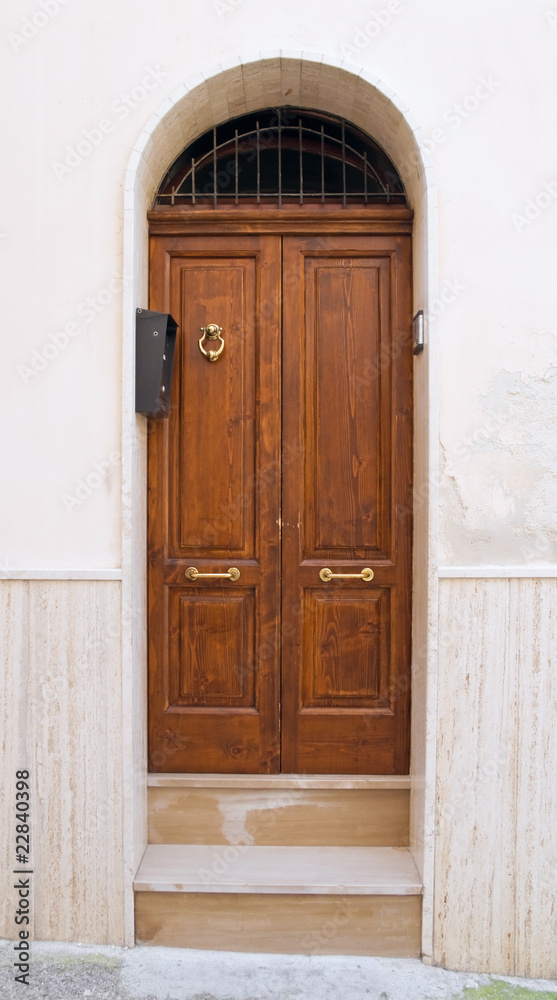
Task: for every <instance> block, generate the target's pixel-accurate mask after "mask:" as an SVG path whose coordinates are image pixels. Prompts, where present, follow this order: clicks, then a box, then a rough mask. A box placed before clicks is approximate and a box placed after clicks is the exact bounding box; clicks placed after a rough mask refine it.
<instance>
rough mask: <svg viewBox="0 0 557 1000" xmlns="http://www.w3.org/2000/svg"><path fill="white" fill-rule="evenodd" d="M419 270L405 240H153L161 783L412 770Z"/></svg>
mask: <svg viewBox="0 0 557 1000" xmlns="http://www.w3.org/2000/svg"><path fill="white" fill-rule="evenodd" d="M410 268H411V264H410V237H409V235H406V234H405V233H391V234H389V233H387V234H386V235H382V234H372V235H369V234H366V233H363V232H361V231H356V232H353V233H342V232H339V233H338V234H335V233H334V231H332V232H331V231H329V232H328V233H319V232H317V233H315V232H314V233H313V234H312V233H311V232H308V233H307V234H305V235H304V234H300V233H298V234H292V235H288V234H287V235H284V234H283V235H281V234H280V233H278V232H273V231H270V232H251V233H249V232H248V233H243V234H241V233H236V234H234V233H230V232H229V233H228V234H224V235H222V234H221V235H213V234H206V233H199V234H198V235H187V236H185V235H181V234H180V233H174V234H170V235H156V236H152V237H151V308H153V309H156V310H162V311H168V312H170V313H171V314H172V315H173V317H174V318H175V319H176V320H177V322H178V324H179V329H178V337H177V346H176V355H175V370H174V378H173V385H172V402H171V410H170V415H169V418H168V419H166V420H162V421H158V422H157V421H153V422H152V424H151V426H150V434H149V734H150V768H151V770H153V771H163V772H164V771H179V772H192V771H193V772H217V773H224V772H228V773H230V772H232V773H274V772H279V771H283V772H294V773H330V774H346V773H351V774H367V773H369V774H392V773H406V772H407V770H408V763H409V705H410V683H409V679H410V635H411V570H412V565H411V503H410V495H411V494H410V489H411V475H412V447H411V442H412V431H411V423H412V348H411V338H410V326H411V298H410ZM209 324H217V325H218V326H219V327H220V328H221V330H222V338H223V340H224V348H223V350H222V352H221V354H220V356H219V357H218V359H217V360H215V361H210V360H209V359H208V358H207V357H206V356H205V355H204V354H203V353H202V350H201V349H200V346H201V347H203V348H204V349H205V350H210V349H214V348H218V347H219V346H220V344H221V341H213V342H211V341H210V340H207V339H205V340H204V341H203V342H202V344H201V345H200V343H199V340H200V338H201V337H202V331H201V328H205V327H207V326H208V325H209ZM192 570H193V573H192ZM231 570H237V571H238V573H235V572H232V573H231V572H230V571H231ZM327 570H329V571H330V573H327V572H325V571H327ZM367 570H371V571H372V573H373V578H372V579H371V580H369V579H367V578H368V577H369V576H370V573H369V572H366V571H367ZM186 571H187V573H188V575H186ZM195 571H197V574H199V575H198V576H197V578H196V579H191V577H192V576H195ZM219 574H220V575H219ZM222 574H229V575H227V576H224V575H222ZM331 574H334V575H331ZM234 577H236V578H235V579H234ZM324 577H325V578H327V577H330V578H329V579H324Z"/></svg>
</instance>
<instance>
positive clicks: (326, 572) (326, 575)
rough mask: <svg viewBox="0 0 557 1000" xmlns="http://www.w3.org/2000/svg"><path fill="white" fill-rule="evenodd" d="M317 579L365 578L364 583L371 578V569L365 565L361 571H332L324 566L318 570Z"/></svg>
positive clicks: (325, 581) (327, 580)
mask: <svg viewBox="0 0 557 1000" xmlns="http://www.w3.org/2000/svg"><path fill="white" fill-rule="evenodd" d="M319 579H320V580H323V583H329V581H330V580H365V582H366V583H370V582H371V580H373V570H372V569H370V568H369V566H366V568H365V569H363V570H362V572H361V573H333V571H332V570H330V569H327V568H324V569H320V570H319Z"/></svg>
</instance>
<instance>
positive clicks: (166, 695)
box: [149, 236, 280, 773]
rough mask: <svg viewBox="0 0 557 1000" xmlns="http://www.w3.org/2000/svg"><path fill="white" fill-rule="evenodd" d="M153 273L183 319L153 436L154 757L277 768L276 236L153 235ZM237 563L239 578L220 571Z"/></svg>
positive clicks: (212, 766) (183, 764)
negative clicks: (212, 355)
mask: <svg viewBox="0 0 557 1000" xmlns="http://www.w3.org/2000/svg"><path fill="white" fill-rule="evenodd" d="M151 273H152V288H151V304H152V307H153V308H155V309H159V310H161V311H169V312H171V313H172V315H173V316H174V317H175V318H176V319H177V320H178V322H179V330H178V336H177V345H176V357H175V373H174V383H173V386H172V397H171V398H172V403H171V410H170V415H169V419H168V420H166V421H157V422H152V423H151V425H150V431H151V433H150V440H149V512H150V517H149V549H150V556H149V562H150V566H149V615H150V625H149V645H150V658H149V684H150V700H149V716H150V720H149V728H150V766H151V769H152V770H156V771H186V772H187V771H195V772H211V771H214V772H238V773H242V772H244V773H258V772H262V773H268V772H272V771H276V770H278V768H279V764H280V754H279V742H278V716H279V708H278V699H279V677H280V673H279V654H280V643H279V640H278V634H279V633H278V630H279V620H278V617H277V613H276V595H277V593H278V590H279V572H278V571H279V503H280V476H279V475H278V471H277V470H278V469H279V467H280V396H279V385H280V383H279V376H280V364H279V362H280V327H279V315H280V313H279V310H280V291H279V290H280V242H279V240H278V239H277V238H276V237H273V236H267V237H265V236H264V237H257V236H246V237H242V236H239V237H226V238H221V239H216V238H211V237H191V238H189V239H185V238H180V237H160V238H154V239H153V246H152V272H151ZM262 303H265V304H266V307H265V309H263V308H262ZM210 323H216V324H218V325H219V326H220V327H222V330H223V336H224V342H225V347H224V350H223V353H222V355H221V356H220V357H219V358H218V360H217V361H214V362H211V361H209V360H208V359H207V358H206V357H204V356H203V354H202V353H201V351H200V349H199V339H200V338H201V336H202V333H201V330H200V328H201V327H205V326H207V325H208V324H210ZM204 346H205V347H206V348H207V347H208V346H210V345H208V344H207V342H205V343H204ZM192 566H193V567H195V569H197V570H198V572H199V574H201V575H200V576H199V577H198V579H196V580H195V581H191V580H190V579H188V578H186V576H185V571H186V570H187V569H188V568H189V567H192ZM232 567H235V568H236V569H238V570H239V573H240V578H239V580H232V579H229V578H226V577H224V576H218V575H217V576H215V574H225V573H227V572H228V571H229V570H230V569H231V568H232ZM205 574H207V575H205ZM262 651H264V654H263V652H262Z"/></svg>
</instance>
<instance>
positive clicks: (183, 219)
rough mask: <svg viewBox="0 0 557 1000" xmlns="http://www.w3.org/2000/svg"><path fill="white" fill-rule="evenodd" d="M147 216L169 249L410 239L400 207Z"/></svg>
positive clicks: (408, 217) (169, 210) (407, 217)
mask: <svg viewBox="0 0 557 1000" xmlns="http://www.w3.org/2000/svg"><path fill="white" fill-rule="evenodd" d="M148 218H149V224H150V225H149V235H150V237H166V239H164V241H163V242H164V244H166V243H167V242H168V246H169V247H172V245H173V244H174V241H177V242H178V241H180V242H181V243H182V245H183V240H184V238H185V239H187V238H188V237H189V236H191V237H192V238H196V237H199V236H211V237H213V238H215V239H218V237H219V236H222V237H226V236H248V235H252V236H253V235H255V234H257V235H259V234H269V235H270V234H272V235H275V236H286V237H288V236H302V237H307V236H310V237H317V241H319V236H320V235H322V236H323V240H325V239H327V238H328V237H333V236H334V237H335V238H341V239H342V238H346V237H348V238H349V237H350V236H351V235H353V236H358V235H359V236H362V235H365V236H377V237H383V236H388V237H391V238H392V237H394V236H402V237H410V236H411V234H412V219H413V213H412V211H411V210H409V209H408V208H405V207H401V206H392V207H391V206H383V205H381V206H365V207H363V206H362V207H358V208H347V209H342V208H340V207H339V206H336V205H311V206H308V207H306V206H295V207H294V208H286V209H275V208H268V207H266V206H265V207H256V206H254V207H250V208H249V209H246V208H243V207H242V208H240V209H239V208H236V207H230V208H228V209H216V210H215V209H209V210H207V209H199V208H191V207H188V208H179V209H176V208H173V207H167V206H165V207H159V208H157V209H156V210H154V211H153V212H150V213H149V216H148ZM324 245H325V244H324ZM348 246H349V243H348V244H347V247H348ZM159 307H160V306H157V308H159ZM408 332H409V333H410V330H409V331H408ZM410 627H411V625H410ZM406 692H407V688H406ZM406 696H407V694H405V697H406ZM230 777H231V778H233V777H234V775H231V776H230Z"/></svg>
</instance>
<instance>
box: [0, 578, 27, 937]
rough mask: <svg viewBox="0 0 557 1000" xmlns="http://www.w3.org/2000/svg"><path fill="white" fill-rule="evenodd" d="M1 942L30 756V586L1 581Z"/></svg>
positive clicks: (10, 929) (10, 908) (8, 924)
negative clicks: (18, 793) (21, 785)
mask: <svg viewBox="0 0 557 1000" xmlns="http://www.w3.org/2000/svg"><path fill="white" fill-rule="evenodd" d="M0 642H1V645H0V648H1V650H2V669H1V670H0V733H1V738H2V767H1V768H0V817H1V822H0V937H14V936H15V934H14V931H15V924H14V910H15V908H16V907H15V901H16V894H15V891H14V889H13V882H14V877H13V875H12V874H11V871H12V869H13V868H14V867H15V865H14V861H15V858H14V844H15V824H16V819H15V815H14V800H15V781H16V776H15V773H16V771H17V770H19V769H20V768H25V767H26V765H27V762H28V760H29V757H28V752H27V748H28V738H27V737H28V728H27V713H28V705H29V687H28V679H29V584H28V583H27V582H26V581H24V580H17V581H11V582H10V583H7V582H0Z"/></svg>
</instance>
